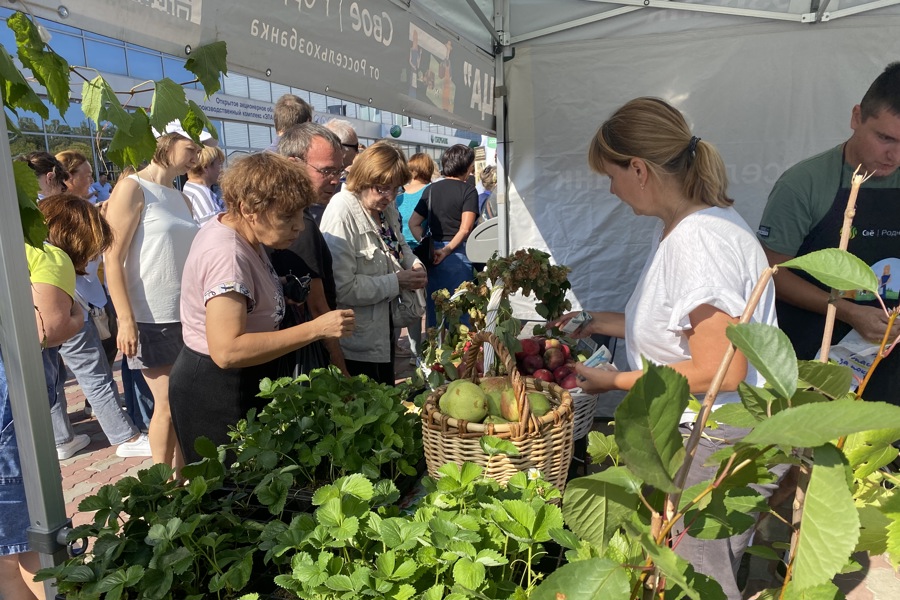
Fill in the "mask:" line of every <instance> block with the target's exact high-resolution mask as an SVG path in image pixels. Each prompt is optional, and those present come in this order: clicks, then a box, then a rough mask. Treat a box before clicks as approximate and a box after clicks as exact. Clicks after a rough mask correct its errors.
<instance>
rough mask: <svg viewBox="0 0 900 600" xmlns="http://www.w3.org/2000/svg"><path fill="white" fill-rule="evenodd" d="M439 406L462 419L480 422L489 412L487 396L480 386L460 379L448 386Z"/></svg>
mask: <svg viewBox="0 0 900 600" xmlns="http://www.w3.org/2000/svg"><path fill="white" fill-rule="evenodd" d="M438 406H439V407H440V409H441V412H442V413H444V414H446V415H448V416H450V417H452V418H454V419H458V420H461V421H470V422H472V423H480V422H481V421H482V420H484V418H485V417H486V416H487V414H488V405H487V397H486V396H485V394H484V392H483V391H482V390H481V388H480V387H478V386H477V385H475V384H474V383H472V382H471V381H466V380H463V379H459V380H457V381H454V382H453V383H451V384H450V385H449V386H447V391H446V392H444V395H443V396H441V399H440V401H439V402H438Z"/></svg>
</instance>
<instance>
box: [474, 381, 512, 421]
mask: <svg viewBox="0 0 900 600" xmlns="http://www.w3.org/2000/svg"><path fill="white" fill-rule="evenodd" d="M478 387H480V388H481V389H482V390H483V391H484V393H485V395H486V396H487V403H488V414H490V415H491V416H494V417H499V416H501V413H500V396H501V394H502V393H503V391H504V390H507V389H508V390H510V392H512V386H511V385H510V384H509V380H507V379H506V377H485V378H484V379H482V380H481V383H479V384H478Z"/></svg>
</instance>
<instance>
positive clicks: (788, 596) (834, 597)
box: [783, 581, 844, 600]
mask: <svg viewBox="0 0 900 600" xmlns="http://www.w3.org/2000/svg"><path fill="white" fill-rule="evenodd" d="M783 600H844V594H843V593H842V592H841V590H840V589H838V587H837V586H836V585H834V584H833V583H831V582H830V581H829V582H827V583H823V584H820V585H817V586H814V587H810V588H804V589H801V588H800V587H799V585H797V582H796V581H791V582H790V583H789V584H788V586H787V589H786V590H784V599H783Z"/></svg>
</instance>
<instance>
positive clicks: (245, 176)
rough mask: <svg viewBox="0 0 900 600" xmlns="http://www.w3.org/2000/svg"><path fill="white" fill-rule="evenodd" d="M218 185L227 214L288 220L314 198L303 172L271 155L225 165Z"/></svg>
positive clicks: (277, 155) (311, 187)
mask: <svg viewBox="0 0 900 600" xmlns="http://www.w3.org/2000/svg"><path fill="white" fill-rule="evenodd" d="M219 185H220V186H221V188H222V197H223V199H224V201H225V208H226V210H227V211H228V213H229V214H231V215H233V216H240V215H241V209H242V208H243V209H244V211H246V212H248V213H251V214H266V215H267V216H268V217H270V218H272V217H275V218H282V219H289V218H292V217H293V216H294V215H296V214H297V213H299V212H300V211H302V210H303V209H304V208H306V207H307V206H309V205H310V204H311V203H312V202H313V201H314V199H315V198H317V197H318V194H317V193H316V190H315V189H314V188H313V185H312V182H311V181H310V180H309V177H308V176H307V175H306V170H305V169H304V168H302V167H300V166H298V165H297V164H296V163H294V162H292V161H291V160H289V159H287V158H285V157H283V156H281V155H279V154H275V153H273V152H258V153H256V154H250V155H248V156H245V157H243V158H241V159H239V160H237V161H236V162H235V163H234V164H233V165H231V166H229V167H228V168H227V169H226V170H225V173H224V174H223V175H222V180H221V181H220V183H219Z"/></svg>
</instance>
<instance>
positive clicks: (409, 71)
mask: <svg viewBox="0 0 900 600" xmlns="http://www.w3.org/2000/svg"><path fill="white" fill-rule="evenodd" d="M29 7H31V8H32V11H33V12H34V13H35V15H36V16H39V17H42V18H46V19H49V20H51V21H57V22H60V23H63V24H66V25H71V26H74V27H80V28H83V29H86V30H88V31H93V32H98V33H102V34H103V35H107V36H110V37H114V38H117V39H120V40H127V41H128V42H130V43H134V44H140V45H143V46H147V47H150V48H155V49H158V50H161V51H163V52H167V53H170V54H174V55H175V56H184V57H187V55H188V53H189V51H190V49H192V48H194V47H197V46H199V45H202V44H208V43H211V42H214V41H218V40H222V41H224V42H226V44H227V45H228V65H229V69H233V70H235V71H237V72H240V73H243V74H246V75H252V76H255V77H259V78H261V79H268V80H270V81H272V82H276V83H281V84H284V85H290V86H293V87H298V88H301V89H305V90H310V91H313V92H318V93H321V94H328V95H331V96H335V97H339V98H344V99H351V100H354V101H356V102H358V103H360V104H363V105H371V106H373V107H377V108H380V109H383V110H389V111H391V112H395V113H398V114H405V115H408V116H410V117H416V118H422V119H425V120H431V121H433V122H437V123H441V124H443V125H449V126H451V127H457V128H462V129H469V130H472V131H475V132H478V133H490V132H493V130H494V116H493V111H494V97H493V94H494V65H493V59H492V57H490V56H488V55H487V54H485V53H484V52H481V51H479V50H476V49H475V48H474V47H473V46H470V45H468V44H466V43H464V42H462V41H460V40H459V39H457V38H454V37H453V36H452V35H451V34H449V33H447V32H445V31H442V30H439V29H437V28H436V27H433V26H431V25H429V24H428V23H426V22H424V21H422V20H421V19H418V18H416V17H413V16H412V15H410V14H409V13H408V12H407V11H406V10H404V9H403V8H402V7H398V6H397V5H395V4H393V3H390V2H388V1H386V0H361V1H353V2H347V1H346V0H259V1H258V2H224V1H220V2H210V1H209V0H207V1H206V2H203V0H82V1H81V2H79V3H78V5H77V8H76V7H75V6H74V5H73V6H69V7H60V6H59V3H58V2H47V1H46V0H40V1H38V2H35V3H31V2H29ZM63 15H65V16H63ZM51 46H52V41H51ZM220 108H225V107H220ZM211 116H212V115H211Z"/></svg>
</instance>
